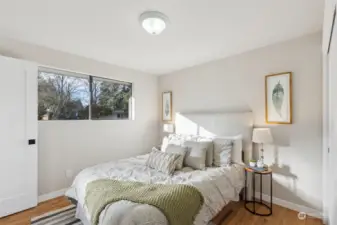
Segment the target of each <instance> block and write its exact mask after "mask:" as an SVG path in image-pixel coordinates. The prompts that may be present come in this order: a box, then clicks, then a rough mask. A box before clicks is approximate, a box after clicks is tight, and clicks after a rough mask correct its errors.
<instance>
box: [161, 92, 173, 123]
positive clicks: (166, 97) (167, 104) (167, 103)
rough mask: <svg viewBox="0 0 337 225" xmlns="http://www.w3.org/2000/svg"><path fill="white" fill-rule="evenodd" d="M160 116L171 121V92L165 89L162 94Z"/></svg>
mask: <svg viewBox="0 0 337 225" xmlns="http://www.w3.org/2000/svg"><path fill="white" fill-rule="evenodd" d="M162 117H163V121H166V122H169V121H172V92H171V91H166V92H163V95H162Z"/></svg>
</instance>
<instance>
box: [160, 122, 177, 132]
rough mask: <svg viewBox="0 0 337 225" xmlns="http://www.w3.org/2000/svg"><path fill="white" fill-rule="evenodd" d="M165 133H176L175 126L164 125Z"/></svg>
mask: <svg viewBox="0 0 337 225" xmlns="http://www.w3.org/2000/svg"><path fill="white" fill-rule="evenodd" d="M163 131H164V132H166V133H173V132H174V125H173V124H171V123H166V124H164V125H163Z"/></svg>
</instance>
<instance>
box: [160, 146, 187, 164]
mask: <svg viewBox="0 0 337 225" xmlns="http://www.w3.org/2000/svg"><path fill="white" fill-rule="evenodd" d="M186 151H187V148H186V147H183V146H178V145H171V144H169V145H168V146H167V148H166V150H165V152H166V153H171V154H176V155H177V159H176V162H175V163H176V169H177V170H181V169H182V168H183V163H184V158H185V155H186Z"/></svg>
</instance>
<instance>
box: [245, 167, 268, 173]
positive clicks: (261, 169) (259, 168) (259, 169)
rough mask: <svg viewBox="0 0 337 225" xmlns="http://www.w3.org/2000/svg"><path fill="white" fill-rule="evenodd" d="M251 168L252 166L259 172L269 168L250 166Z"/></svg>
mask: <svg viewBox="0 0 337 225" xmlns="http://www.w3.org/2000/svg"><path fill="white" fill-rule="evenodd" d="M249 168H251V169H252V170H255V171H258V172H263V171H267V170H268V167H266V166H265V167H262V168H261V167H256V166H254V167H253V166H249Z"/></svg>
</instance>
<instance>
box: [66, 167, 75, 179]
mask: <svg viewBox="0 0 337 225" xmlns="http://www.w3.org/2000/svg"><path fill="white" fill-rule="evenodd" d="M73 175H74V172H73V171H72V170H70V169H68V170H66V177H67V178H72V177H73Z"/></svg>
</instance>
